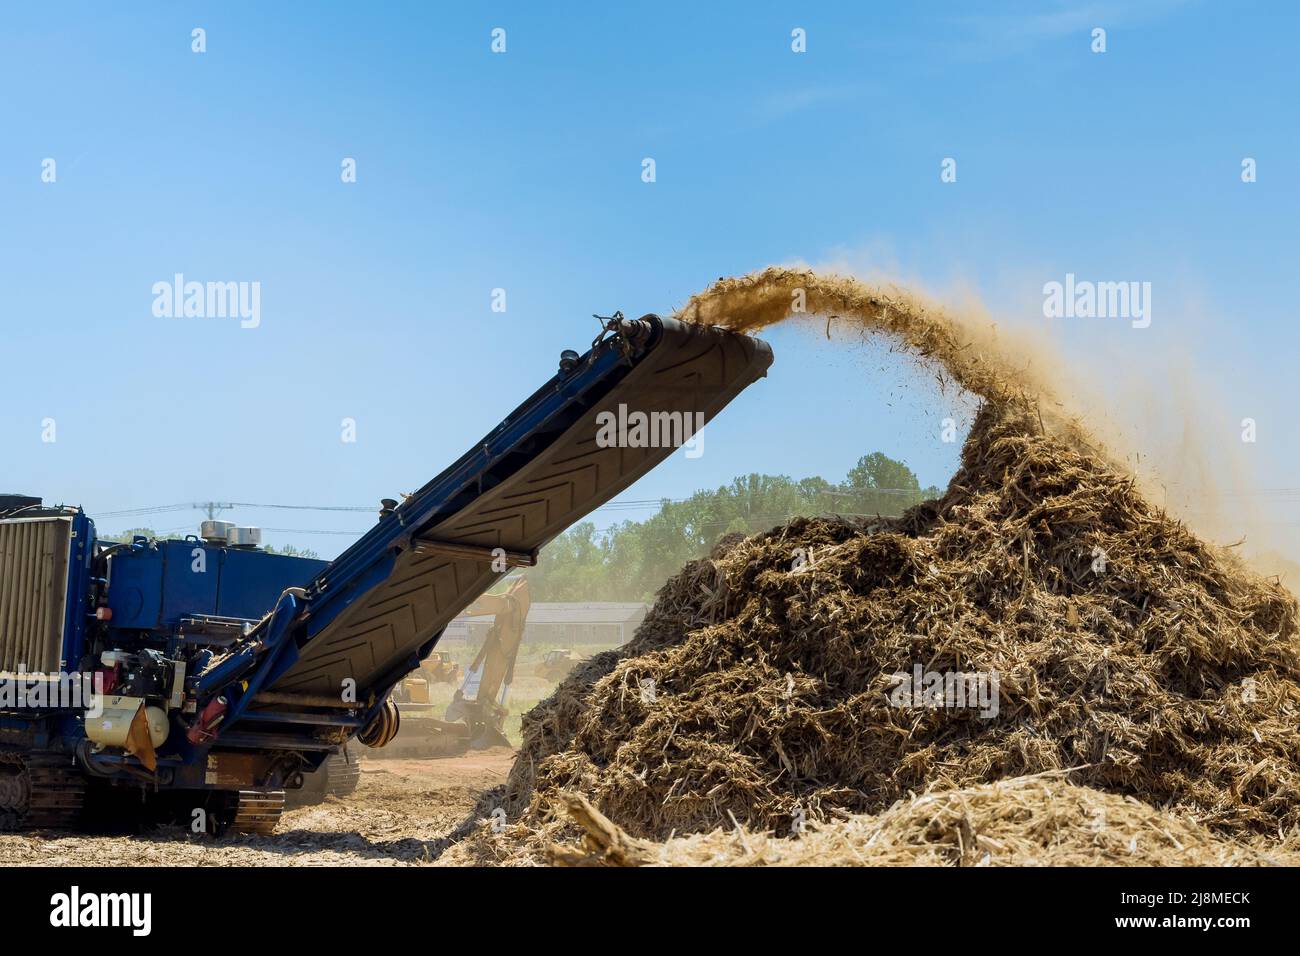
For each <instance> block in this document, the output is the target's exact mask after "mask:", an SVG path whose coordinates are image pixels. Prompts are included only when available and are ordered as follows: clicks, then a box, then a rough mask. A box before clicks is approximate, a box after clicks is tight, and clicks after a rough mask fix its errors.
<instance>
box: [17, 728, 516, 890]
mask: <svg viewBox="0 0 1300 956" xmlns="http://www.w3.org/2000/svg"><path fill="white" fill-rule="evenodd" d="M514 756H515V752H514V751H513V750H511V749H509V748H506V747H500V748H496V749H493V750H485V751H478V752H476V753H472V754H468V755H466V756H463V757H455V758H449V759H443V760H365V761H363V762H362V765H361V771H362V773H361V783H360V785H359V786H358V788H357V790H356V792H355V793H354V794H352V795H351V796H349V797H348V798H347V799H346V800H339V799H336V798H328V799H327V800H326V801H325V802H324V803H321V804H317V805H316V806H311V807H302V808H300V809H296V810H288V811H286V812H285V814H284V816H283V817H282V818H281V821H280V825H279V826H278V827H277V828H276V832H275V834H274V835H272V836H270V837H258V836H240V837H228V838H222V839H210V838H205V837H199V836H195V835H192V834H190V833H188V832H187V831H185V830H184V829H182V828H181V827H168V828H164V829H159V830H155V831H153V832H150V833H145V834H140V835H133V836H93V835H88V834H82V833H70V832H59V831H52V830H51V831H45V832H41V833H36V834H10V833H6V834H0V866H58V865H64V864H66V865H77V866H408V865H422V864H430V863H434V862H435V861H436V860H437V858H438V856H439V855H440V854H441V853H442V852H443V850H444V849H446V847H447V845H448V843H449V839H448V838H449V835H450V834H452V833H453V832H455V831H456V829H457V828H458V827H459V826H460V825H461V823H462V822H464V821H465V820H466V818H467V817H468V816H469V814H470V811H471V810H472V809H473V808H474V806H475V804H476V803H477V802H478V800H479V798H480V796H482V794H483V792H484V791H485V790H489V789H491V788H493V787H496V786H499V785H501V784H504V783H505V780H506V776H507V774H508V773H509V772H510V766H511V764H512V763H513V762H514Z"/></svg>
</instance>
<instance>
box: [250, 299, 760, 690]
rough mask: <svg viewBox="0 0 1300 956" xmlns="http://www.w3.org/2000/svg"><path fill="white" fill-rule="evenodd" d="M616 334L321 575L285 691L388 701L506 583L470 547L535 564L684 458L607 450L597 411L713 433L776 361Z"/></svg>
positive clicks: (634, 327)
mask: <svg viewBox="0 0 1300 956" xmlns="http://www.w3.org/2000/svg"><path fill="white" fill-rule="evenodd" d="M619 330H620V331H619V332H618V334H616V335H614V336H613V337H611V338H609V339H606V340H604V341H603V342H600V343H598V344H597V345H595V346H594V347H593V349H592V351H590V352H588V353H587V355H585V356H583V357H582V358H581V360H579V361H578V362H577V363H576V364H574V365H572V366H571V368H570V370H569V371H568V372H564V371H562V372H561V373H560V374H558V375H556V377H555V378H554V379H552V380H551V381H550V382H549V383H547V385H545V386H543V387H542V388H541V389H539V390H538V391H537V392H536V393H535V394H534V395H533V396H532V398H530V399H529V400H528V401H527V402H525V403H524V404H523V405H521V406H520V407H519V408H518V409H516V410H515V411H514V412H513V413H512V414H511V415H510V416H509V417H508V418H507V419H506V420H505V421H504V422H502V424H501V425H500V426H498V427H497V428H496V429H494V430H493V432H492V433H491V434H489V435H488V436H487V437H486V438H485V439H484V440H483V441H482V442H480V443H479V445H477V446H476V447H475V448H474V449H472V450H471V451H470V452H468V453H467V454H466V455H465V456H464V457H462V458H461V460H460V461H458V462H457V463H456V464H454V465H452V466H451V468H449V469H447V471H445V472H443V473H442V474H441V475H439V476H438V477H437V478H435V479H434V480H433V481H431V482H430V483H429V484H428V485H426V486H425V487H424V488H422V489H421V490H420V491H419V492H418V493H416V494H415V495H413V496H412V497H411V498H410V499H409V500H408V501H406V502H405V503H404V504H403V505H402V506H401V507H399V508H398V509H397V511H396V513H394V514H392V515H390V516H388V517H386V518H384V519H382V520H381V521H380V523H379V524H378V525H376V527H375V528H374V529H372V531H371V532H369V533H368V534H367V535H366V536H365V537H364V538H362V540H361V541H359V542H357V544H355V545H354V546H353V547H352V548H349V549H348V551H346V552H344V554H342V555H340V557H339V558H338V559H337V560H336V561H334V562H333V563H332V564H331V565H330V566H329V567H328V568H326V569H325V570H324V571H322V572H321V574H320V575H319V576H318V577H317V578H316V580H315V581H314V582H313V583H312V585H311V586H310V587H309V588H308V592H307V602H306V603H307V612H306V615H305V625H304V626H303V627H302V628H300V629H299V632H298V634H297V637H296V640H297V643H298V647H297V655H298V656H297V660H296V661H295V662H294V663H293V664H292V665H291V666H289V668H288V669H287V671H285V672H284V673H283V674H282V675H281V676H279V677H278V678H277V679H276V680H275V681H274V683H273V686H274V687H275V689H276V690H277V691H293V692H298V693H315V694H331V695H336V694H338V692H339V689H340V688H341V687H343V686H345V684H344V681H345V680H346V679H349V678H350V679H352V680H354V681H355V682H356V685H355V686H356V688H357V690H358V692H359V694H366V693H368V692H370V691H372V690H378V691H380V692H382V691H386V690H387V688H388V686H390V685H391V684H392V682H393V681H395V680H397V679H398V678H399V677H401V676H402V675H403V674H405V673H407V672H409V671H410V670H411V669H412V668H413V667H414V662H416V661H418V660H419V659H420V658H421V657H422V656H424V655H426V654H428V652H429V651H430V650H432V648H433V642H434V641H435V639H436V638H437V637H438V636H440V635H441V633H442V630H443V628H445V627H446V626H447V624H448V622H450V621H451V619H452V618H453V617H455V616H456V614H458V613H459V612H460V611H461V610H463V609H464V608H465V607H466V606H468V605H469V604H470V603H471V602H472V601H473V600H474V599H475V598H477V597H478V596H479V595H480V594H482V593H483V592H484V591H486V590H487V589H488V588H489V587H491V585H492V584H493V583H494V582H495V581H497V580H498V579H500V578H501V577H502V574H503V572H502V571H500V570H494V568H493V566H492V565H491V563H490V560H489V558H488V556H487V552H483V553H482V554H476V553H475V550H474V549H475V548H486V549H491V548H501V549H505V550H506V551H508V552H510V553H511V554H512V555H514V556H526V555H529V554H531V553H533V552H535V551H536V550H537V549H538V548H540V547H541V546H542V545H544V544H545V543H546V542H548V541H550V540H551V539H552V538H554V537H555V536H556V535H558V534H559V533H561V532H562V531H564V530H565V529H566V528H568V527H569V526H570V525H572V524H574V523H575V522H577V521H579V520H580V519H581V518H583V517H584V516H585V515H587V514H589V513H591V511H593V510H594V509H596V508H598V507H600V506H601V505H602V504H604V503H606V502H607V501H609V500H610V499H611V498H613V497H614V496H615V495H617V494H619V493H620V492H621V491H623V490H624V489H625V488H627V487H628V486H629V485H631V484H632V483H633V482H634V481H636V480H637V479H638V478H640V477H641V476H642V475H644V474H645V473H646V472H648V471H649V470H650V469H651V468H653V467H654V466H655V465H656V464H658V463H659V462H660V461H662V460H664V459H665V458H667V457H668V456H669V455H672V454H674V453H676V454H682V451H681V450H680V449H675V448H673V447H635V448H634V447H626V444H624V445H622V446H619V445H613V446H610V447H601V445H600V444H599V443H598V442H597V431H598V424H597V415H598V414H599V413H600V412H602V411H609V412H613V413H614V414H618V412H619V406H620V405H622V406H625V411H626V413H632V412H636V411H641V412H645V413H647V414H650V413H664V412H668V413H683V414H691V416H692V421H694V420H695V419H694V413H696V412H701V413H703V416H704V421H706V422H707V421H708V420H710V419H712V418H713V416H714V415H716V414H717V413H718V412H719V411H721V410H722V408H723V407H724V406H726V404H727V403H728V402H730V401H731V400H732V399H733V398H735V396H736V395H737V394H739V393H740V392H741V391H742V390H743V389H744V388H745V387H747V386H748V385H750V384H751V383H753V382H754V381H755V380H757V379H758V378H760V377H762V376H763V375H765V374H766V370H767V368H768V366H769V365H770V364H771V362H772V353H771V350H770V349H769V348H768V346H767V345H766V343H764V342H761V341H759V340H758V339H754V338H750V337H747V336H742V335H737V334H735V333H731V332H726V331H724V330H721V329H716V328H707V327H701V326H692V325H687V324H684V323H680V322H676V321H674V320H671V319H659V318H657V317H655V316H647V317H645V318H644V319H640V320H637V321H635V322H629V321H623V322H621V324H620V325H619ZM420 540H428V541H434V542H437V543H438V544H435V545H433V546H432V549H431V550H425V549H422V548H420V547H417V544H418V542H419V541H420ZM448 546H451V547H448ZM456 546H459V547H460V549H461V550H460V551H459V552H458V551H457V547H456ZM498 567H499V565H498Z"/></svg>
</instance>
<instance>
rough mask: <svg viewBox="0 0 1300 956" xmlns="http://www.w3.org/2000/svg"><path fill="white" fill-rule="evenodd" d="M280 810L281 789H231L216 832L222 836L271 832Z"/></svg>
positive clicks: (282, 801)
mask: <svg viewBox="0 0 1300 956" xmlns="http://www.w3.org/2000/svg"><path fill="white" fill-rule="evenodd" d="M283 812H284V791H283V790H271V791H269V792H261V791H257V790H231V791H228V792H227V793H226V794H225V799H224V806H223V808H222V812H221V816H220V818H219V820H218V826H219V831H218V832H219V834H220V835H222V836H231V835H236V834H241V833H253V834H257V835H259V836H270V835H271V833H272V832H273V831H274V830H275V826H276V824H277V823H279V822H280V814H281V813H283Z"/></svg>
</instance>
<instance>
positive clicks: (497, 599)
mask: <svg viewBox="0 0 1300 956" xmlns="http://www.w3.org/2000/svg"><path fill="white" fill-rule="evenodd" d="M530 603H531V601H530V599H529V593H528V579H527V578H525V577H523V576H518V577H515V578H513V579H510V580H509V582H508V585H507V587H506V589H505V590H504V591H503V592H502V593H500V594H484V595H482V596H480V597H479V598H478V599H477V600H476V601H475V602H474V603H473V604H471V605H470V606H469V607H468V608H466V610H465V612H464V613H465V615H466V616H468V617H479V616H486V615H491V616H492V618H493V621H492V627H491V628H490V629H489V630H488V633H487V637H486V638H485V639H484V641H483V645H482V647H480V648H479V651H478V654H477V655H476V656H475V657H474V662H473V663H472V664H470V666H469V668H468V669H467V670H466V672H465V675H464V678H463V680H462V681H461V684H460V687H458V688H457V690H456V694H455V696H454V697H453V698H452V701H451V703H450V704H449V705H448V706H447V708H446V710H445V712H443V714H442V715H441V716H439V714H438V711H439V709H440V708H439V706H438V704H436V703H435V702H434V701H432V700H430V695H429V685H430V681H429V679H428V678H427V677H426V676H424V671H423V670H420V671H417V672H416V673H415V674H414V675H412V676H411V677H408V678H406V679H405V680H403V681H402V682H401V683H400V684H399V685H398V686H397V687H396V688H395V689H394V691H393V700H394V702H395V703H396V704H397V710H398V713H399V714H400V715H401V727H400V729H399V730H398V732H397V735H396V736H395V737H394V738H393V739H392V741H390V742H389V743H388V744H387V746H385V747H384V748H383V749H382V750H377V751H375V752H374V753H373V754H371V756H375V757H454V756H458V755H460V754H463V753H465V752H466V751H469V750H485V749H487V748H489V747H508V746H510V741H509V740H508V739H507V737H506V734H505V723H506V718H507V717H508V716H509V714H510V708H509V697H510V685H511V684H512V683H514V672H515V660H516V659H517V658H518V656H519V646H520V644H521V643H522V641H523V637H524V625H525V624H526V623H527V620H528V608H529V605H530ZM334 771H335V772H336V773H337V772H344V773H345V772H346V771H345V770H343V768H334ZM330 792H333V791H330Z"/></svg>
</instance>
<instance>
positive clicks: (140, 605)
mask: <svg viewBox="0 0 1300 956" xmlns="http://www.w3.org/2000/svg"><path fill="white" fill-rule="evenodd" d="M328 565H329V562H328V561H318V560H315V559H312V558H301V557H297V556H295V555H283V554H269V553H267V552H265V551H261V550H256V549H242V548H230V547H225V546H223V545H217V544H210V543H208V542H205V541H201V540H200V539H198V538H196V537H189V538H186V539H184V540H183V541H182V540H171V541H154V542H150V541H148V540H146V539H142V538H141V539H137V540H136V541H135V542H134V543H133V545H132V546H131V547H130V548H128V549H126V550H123V551H121V552H119V553H117V554H116V555H114V557H113V561H112V565H111V572H110V576H109V580H108V607H109V609H110V610H111V611H112V626H113V627H114V628H121V629H127V628H136V629H143V630H151V631H168V630H175V629H177V628H179V627H180V626H181V623H182V621H184V620H185V619H188V618H195V617H197V616H206V617H219V618H238V619H242V620H247V621H253V622H256V621H258V620H260V619H261V618H262V617H263V615H265V614H266V613H267V612H268V611H269V610H270V609H271V608H273V607H274V606H275V602H276V601H277V600H278V599H279V597H280V594H281V593H282V592H283V591H284V590H285V589H286V588H291V587H303V586H305V585H307V584H308V583H310V582H311V580H312V579H313V578H315V577H316V575H317V574H319V573H320V572H321V571H322V570H323V569H324V568H325V567H327V566H328Z"/></svg>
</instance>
